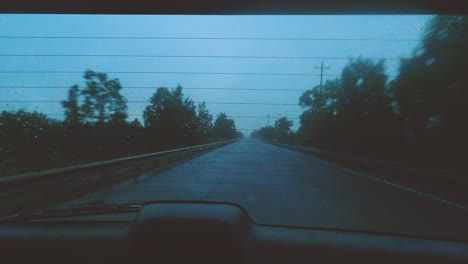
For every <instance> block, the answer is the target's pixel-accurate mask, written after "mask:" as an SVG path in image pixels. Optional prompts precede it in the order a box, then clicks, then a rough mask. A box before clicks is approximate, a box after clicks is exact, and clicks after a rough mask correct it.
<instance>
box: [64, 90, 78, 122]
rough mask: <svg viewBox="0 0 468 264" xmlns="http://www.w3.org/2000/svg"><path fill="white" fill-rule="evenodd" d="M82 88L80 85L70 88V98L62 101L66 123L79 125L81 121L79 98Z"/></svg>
mask: <svg viewBox="0 0 468 264" xmlns="http://www.w3.org/2000/svg"><path fill="white" fill-rule="evenodd" d="M79 96H80V89H79V87H78V85H73V86H72V87H70V89H69V90H68V100H64V101H62V107H63V108H64V109H65V123H67V124H71V125H78V124H80V123H81V115H80V106H79V105H78V98H79Z"/></svg>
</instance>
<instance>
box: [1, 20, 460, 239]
mask: <svg viewBox="0 0 468 264" xmlns="http://www.w3.org/2000/svg"><path fill="white" fill-rule="evenodd" d="M0 24H1V25H2V32H1V34H0V57H1V63H0V98H1V99H0V111H1V116H0V136H1V138H0V174H1V177H0V183H1V186H0V189H1V196H2V197H1V200H2V202H1V205H0V206H1V208H0V215H2V216H6V215H9V214H14V213H22V212H27V211H31V210H45V209H50V208H66V207H71V206H80V205H83V204H89V203H93V202H94V203H102V204H129V203H138V202H148V201H158V200H202V201H219V202H223V201H225V202H232V203H236V204H239V205H240V206H242V207H244V208H246V209H247V211H248V212H249V214H250V216H251V217H252V219H253V220H254V221H255V222H257V223H262V224H274V225H289V226H305V227H320V228H339V229H348V230H362V231H373V232H390V233H398V234H409V235H418V236H428V237H443V238H455V239H464V240H467V239H468V228H467V225H466V223H467V222H468V199H467V198H468V192H467V191H466V190H467V186H468V177H466V175H467V167H466V153H465V150H466V148H467V147H468V139H467V136H466V135H468V125H467V122H466V121H465V120H466V117H465V115H466V113H467V106H468V90H467V84H468V80H467V77H466V68H467V61H468V57H467V56H468V53H467V52H466V51H467V50H468V40H467V36H468V34H467V18H466V17H458V16H426V15H424V16H422V15H411V16H389V15H379V16H362V15H360V16H357V15H356V16H317V15H314V16H123V15H120V16H113V15H106V16H97V15H2V16H0ZM194 146H195V147H194ZM102 161H106V163H105V164H103V163H100V162H102Z"/></svg>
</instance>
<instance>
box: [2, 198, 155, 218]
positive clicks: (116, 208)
mask: <svg viewBox="0 0 468 264" xmlns="http://www.w3.org/2000/svg"><path fill="white" fill-rule="evenodd" d="M145 204H146V202H138V203H125V204H105V203H96V202H93V203H87V204H83V205H80V206H77V207H70V208H60V209H47V210H40V211H32V212H27V213H21V214H14V215H10V216H6V217H3V218H0V223H5V222H18V221H20V222H21V221H29V220H44V219H48V218H57V217H66V216H78V215H91V214H112V213H126V212H136V211H140V210H141V208H143V206H144V205H145Z"/></svg>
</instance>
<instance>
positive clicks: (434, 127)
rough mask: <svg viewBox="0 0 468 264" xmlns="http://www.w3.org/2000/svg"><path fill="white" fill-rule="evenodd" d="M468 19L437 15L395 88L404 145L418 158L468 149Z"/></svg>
mask: <svg viewBox="0 0 468 264" xmlns="http://www.w3.org/2000/svg"><path fill="white" fill-rule="evenodd" d="M467 35H468V18H467V17H466V16H434V17H432V18H431V19H430V20H429V21H428V23H427V24H426V26H425V29H424V38H423V40H422V42H421V44H420V46H419V47H418V48H417V49H416V50H415V51H414V53H413V56H412V57H411V58H409V59H404V60H401V62H400V69H399V74H398V76H397V78H396V79H395V80H394V81H393V82H392V83H391V86H390V89H391V92H392V96H393V97H394V100H395V104H396V112H397V114H398V116H399V118H400V119H401V122H402V127H403V129H404V130H403V131H402V134H403V135H404V138H405V145H408V146H409V148H408V149H407V151H412V152H413V155H414V156H417V155H418V156H421V157H422V156H428V155H432V156H433V158H432V159H433V161H438V162H440V161H441V160H447V159H441V158H440V157H437V156H438V155H437V153H448V152H450V153H453V154H454V155H453V156H454V157H453V158H452V159H451V160H454V159H459V157H461V156H463V154H462V151H463V149H464V148H466V147H467V146H468V139H467V138H466V134H467V133H468V124H467V123H466V122H463V121H462V120H464V119H465V113H466V112H467V111H468V76H467V74H466V69H467V67H468V63H467V61H468V54H467V52H466V50H467V49H468V38H467V37H466V36H467Z"/></svg>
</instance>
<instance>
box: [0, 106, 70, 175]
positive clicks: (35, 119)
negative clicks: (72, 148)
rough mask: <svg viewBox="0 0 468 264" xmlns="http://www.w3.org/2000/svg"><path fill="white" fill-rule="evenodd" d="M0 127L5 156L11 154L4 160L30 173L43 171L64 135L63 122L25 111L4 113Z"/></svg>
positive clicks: (0, 138)
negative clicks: (35, 170)
mask: <svg viewBox="0 0 468 264" xmlns="http://www.w3.org/2000/svg"><path fill="white" fill-rule="evenodd" d="M0 124H1V126H0V136H1V137H0V144H1V148H2V153H7V154H8V156H6V157H2V160H4V159H11V158H14V159H15V162H16V164H17V165H16V166H17V167H22V168H28V169H40V168H43V166H44V165H45V162H44V161H46V160H47V159H48V158H49V157H51V156H52V155H54V154H55V153H56V151H57V143H58V141H59V139H60V136H61V135H62V133H63V132H62V124H61V122H59V121H57V120H53V119H49V118H48V117H47V116H45V115H44V114H41V113H38V112H27V111H25V110H24V109H20V110H18V111H11V112H7V111H3V112H2V113H1V115H0ZM2 174H3V173H2Z"/></svg>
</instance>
